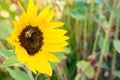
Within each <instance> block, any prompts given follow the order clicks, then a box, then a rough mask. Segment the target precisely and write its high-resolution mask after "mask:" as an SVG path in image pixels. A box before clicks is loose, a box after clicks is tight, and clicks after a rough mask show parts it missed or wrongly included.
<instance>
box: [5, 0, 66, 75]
mask: <svg viewBox="0 0 120 80" xmlns="http://www.w3.org/2000/svg"><path fill="white" fill-rule="evenodd" d="M19 5H20V6H21V4H20V3H19ZM21 8H22V11H23V12H22V14H21V16H20V19H19V20H18V21H13V24H14V30H13V31H12V33H11V34H12V36H11V37H10V38H8V39H7V41H8V42H9V43H11V44H12V45H14V46H15V53H16V55H17V58H18V60H19V61H20V62H21V63H22V64H26V65H27V66H28V67H29V68H30V69H31V70H32V71H33V72H34V73H36V72H37V71H38V72H40V73H44V74H48V75H49V76H51V75H52V68H51V65H50V63H49V61H51V62H59V61H60V60H59V59H58V58H57V57H56V56H55V55H54V53H52V52H62V51H64V49H63V47H65V46H66V45H67V44H68V43H67V42H66V40H67V39H68V37H67V36H64V34H65V33H66V32H67V31H66V30H63V29H60V28H59V27H60V26H63V25H64V23H63V22H51V20H52V18H53V16H54V10H50V7H49V6H47V7H45V8H44V9H43V10H42V11H41V12H40V13H39V14H38V8H39V7H38V4H36V5H34V3H33V1H32V0H29V4H28V7H27V11H25V10H24V9H23V7H22V6H21Z"/></svg>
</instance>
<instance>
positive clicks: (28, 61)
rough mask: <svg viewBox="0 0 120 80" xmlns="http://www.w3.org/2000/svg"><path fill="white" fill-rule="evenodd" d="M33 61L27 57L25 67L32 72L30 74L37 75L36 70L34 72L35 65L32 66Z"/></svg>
mask: <svg viewBox="0 0 120 80" xmlns="http://www.w3.org/2000/svg"><path fill="white" fill-rule="evenodd" d="M34 63H35V62H34V60H33V58H32V57H29V58H28V59H27V62H26V64H27V66H28V68H29V69H30V70H31V71H32V72H34V73H35V74H36V73H37V72H36V70H35V65H34Z"/></svg>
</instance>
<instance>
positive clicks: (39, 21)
mask: <svg viewBox="0 0 120 80" xmlns="http://www.w3.org/2000/svg"><path fill="white" fill-rule="evenodd" d="M49 10H50V7H49V6H47V7H45V8H44V9H43V10H42V11H41V12H40V13H39V15H38V16H37V18H36V19H35V21H34V24H36V25H37V24H39V25H41V24H42V23H43V22H44V21H45V19H46V17H47V16H46V15H48V14H49Z"/></svg>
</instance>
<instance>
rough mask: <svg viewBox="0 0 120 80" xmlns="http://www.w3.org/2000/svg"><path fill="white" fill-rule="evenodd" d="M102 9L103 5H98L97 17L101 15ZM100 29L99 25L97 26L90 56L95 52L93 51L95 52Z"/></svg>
mask: <svg viewBox="0 0 120 80" xmlns="http://www.w3.org/2000/svg"><path fill="white" fill-rule="evenodd" d="M102 7H103V5H102V4H100V5H99V12H98V13H99V15H101V14H102ZM99 20H100V19H99ZM100 29H101V25H100V24H98V29H97V32H96V36H95V42H94V45H93V50H92V54H94V52H95V50H96V47H97V41H98V37H99V32H100Z"/></svg>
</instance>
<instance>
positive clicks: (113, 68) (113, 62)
mask: <svg viewBox="0 0 120 80" xmlns="http://www.w3.org/2000/svg"><path fill="white" fill-rule="evenodd" d="M118 30H119V19H117V25H116V31H115V39H118ZM115 62H116V51H115V50H114V52H113V58H112V67H111V80H113V79H114V76H113V75H112V74H113V72H114V70H115Z"/></svg>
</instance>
